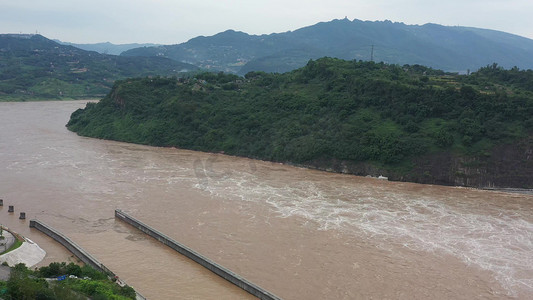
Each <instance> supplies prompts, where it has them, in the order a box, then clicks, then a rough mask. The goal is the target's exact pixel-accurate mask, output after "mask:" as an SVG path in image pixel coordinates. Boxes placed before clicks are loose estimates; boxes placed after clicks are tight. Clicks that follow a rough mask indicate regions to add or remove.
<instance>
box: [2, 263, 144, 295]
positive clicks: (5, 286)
mask: <svg viewBox="0 0 533 300" xmlns="http://www.w3.org/2000/svg"><path fill="white" fill-rule="evenodd" d="M62 275H67V276H66V278H65V279H64V280H61V281H55V280H52V281H50V280H46V279H45V278H56V277H59V276H62ZM70 275H74V276H76V277H78V278H70ZM0 290H3V293H4V294H3V295H1V296H2V297H3V298H4V299H6V300H10V299H13V300H15V299H17V300H18V299H47V300H52V299H61V300H63V299H67V300H68V299H87V297H90V299H110V300H126V299H135V291H134V290H133V289H132V288H131V287H129V286H125V287H120V286H118V285H117V284H115V283H114V282H112V281H111V280H109V279H107V277H106V275H105V274H103V273H100V272H98V271H96V270H94V269H92V268H91V267H88V266H83V267H80V266H78V265H76V264H73V263H70V264H68V265H67V264H66V263H51V264H50V265H49V266H47V267H41V268H39V269H38V270H37V271H31V270H30V269H28V268H26V266H25V265H24V264H18V265H16V266H15V267H14V268H12V270H11V276H10V278H9V280H8V281H7V282H0Z"/></svg>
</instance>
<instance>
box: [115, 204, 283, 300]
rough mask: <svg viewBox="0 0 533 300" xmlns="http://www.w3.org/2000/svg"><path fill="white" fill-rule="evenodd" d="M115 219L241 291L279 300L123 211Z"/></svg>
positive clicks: (116, 212)
mask: <svg viewBox="0 0 533 300" xmlns="http://www.w3.org/2000/svg"><path fill="white" fill-rule="evenodd" d="M115 217H117V218H119V219H121V220H122V221H124V222H126V223H128V224H130V225H132V226H133V227H135V228H137V229H139V230H141V231H142V232H144V233H146V234H148V235H149V236H151V237H153V238H155V239H156V240H158V241H160V242H161V243H163V244H165V245H167V246H169V247H170V248H172V249H174V250H176V251H177V252H179V253H181V254H183V255H185V256H186V257H188V258H190V259H192V260H194V261H195V262H197V263H199V264H200V265H202V266H203V267H205V268H207V269H208V270H210V271H211V272H213V273H215V274H217V275H218V276H220V277H222V278H224V279H226V280H227V281H229V282H231V283H233V284H234V285H236V286H238V287H240V288H241V289H243V290H245V291H247V292H248V293H250V294H252V295H254V296H256V297H258V298H259V299H266V300H275V299H276V300H277V299H280V298H279V297H277V296H275V295H273V294H272V293H270V292H268V291H266V290H264V289H263V288H261V287H259V286H257V285H255V284H253V283H251V282H249V281H248V280H246V279H244V278H243V277H241V276H239V275H237V274H235V273H233V272H232V271H230V270H228V269H226V268H224V267H223V266H221V265H219V264H217V263H215V262H213V261H211V260H210V259H208V258H207V257H205V256H203V255H201V254H199V253H197V252H195V251H194V250H192V249H190V248H188V247H187V246H185V245H182V244H180V243H178V242H177V241H175V240H173V239H171V238H170V237H168V236H166V235H165V234H163V233H161V232H159V231H157V230H155V229H153V228H152V227H150V226H148V225H146V224H144V223H143V222H141V221H139V220H137V219H135V218H133V217H131V216H129V215H128V214H126V213H124V212H123V211H121V210H119V209H117V210H115Z"/></svg>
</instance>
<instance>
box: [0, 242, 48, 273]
mask: <svg viewBox="0 0 533 300" xmlns="http://www.w3.org/2000/svg"><path fill="white" fill-rule="evenodd" d="M45 255H46V251H44V250H43V249H41V247H39V245H37V244H35V243H34V242H32V241H31V240H29V239H26V241H25V242H24V243H23V244H22V246H20V247H18V248H17V249H15V250H13V251H11V252H9V253H6V254H4V255H0V264H1V263H3V262H7V263H8V265H10V266H15V265H16V264H19V263H24V264H26V267H28V268H30V267H33V266H35V265H36V264H38V263H39V262H40V261H41V260H43V259H44V257H45Z"/></svg>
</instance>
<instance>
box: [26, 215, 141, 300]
mask: <svg viewBox="0 0 533 300" xmlns="http://www.w3.org/2000/svg"><path fill="white" fill-rule="evenodd" d="M30 227H32V228H35V229H38V230H39V231H41V232H42V233H44V234H46V235H48V236H49V237H51V238H53V239H54V240H56V241H57V242H58V243H60V244H61V245H63V247H65V248H67V249H68V250H69V251H70V252H72V254H74V255H75V256H76V257H78V258H79V259H80V260H81V261H83V262H84V263H85V264H87V265H90V266H92V267H93V268H95V269H96V270H99V271H101V272H103V273H105V274H107V275H108V276H109V277H111V278H116V277H117V276H116V274H115V273H113V272H112V271H111V270H110V269H108V268H107V267H106V266H104V264H102V263H101V262H100V261H98V260H97V259H96V258H94V257H93V256H92V255H91V254H89V252H87V251H85V250H84V249H83V248H82V247H80V246H79V245H78V244H76V243H74V242H73V241H72V240H71V239H69V238H68V237H67V236H65V235H63V234H62V233H61V232H59V231H57V230H55V229H54V228H52V227H50V226H48V225H46V224H45V223H43V222H41V221H39V220H35V219H34V220H30ZM135 293H136V294H137V300H146V298H145V297H144V296H142V295H141V294H140V293H139V292H137V291H135Z"/></svg>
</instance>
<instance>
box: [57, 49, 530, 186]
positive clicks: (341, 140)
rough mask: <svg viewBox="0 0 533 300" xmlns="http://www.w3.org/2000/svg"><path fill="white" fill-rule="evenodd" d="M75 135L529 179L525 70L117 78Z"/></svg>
mask: <svg viewBox="0 0 533 300" xmlns="http://www.w3.org/2000/svg"><path fill="white" fill-rule="evenodd" d="M67 126H68V128H69V129H70V130H72V131H75V132H77V133H78V134H80V135H84V136H90V137H97V138H104V139H112V140H118V141H126V142H132V143H140V144H147V145H154V146H175V147H179V148H185V149H192V150H200V151H209V152H222V151H223V152H224V153H226V154H230V155H237V156H246V157H251V158H257V159H263V160H269V161H276V162H284V163H292V164H297V165H302V166H309V167H315V168H319V169H325V170H331V171H338V172H345V173H353V174H358V175H368V174H370V175H375V176H377V175H381V174H383V175H385V176H388V177H389V179H392V180H406V181H414V182H423V183H435V184H447V185H466V186H477V187H492V186H496V187H520V188H532V187H533V179H532V178H533V176H532V175H533V174H531V173H532V172H533V165H532V164H533V163H532V161H531V159H529V158H528V156H527V153H528V151H531V149H532V147H533V146H532V145H533V142H532V140H533V138H532V129H533V71H531V70H527V71H525V70H519V69H518V68H513V69H511V70H504V69H503V68H501V67H499V66H498V65H497V64H493V65H490V66H487V67H484V68H481V69H480V70H478V71H477V72H474V73H472V74H470V75H468V76H467V75H457V74H452V73H446V72H443V71H439V70H434V69H431V68H427V67H424V66H420V65H404V66H400V65H390V64H385V63H375V62H363V61H345V60H341V59H334V58H322V59H318V60H311V61H309V63H308V64H307V65H306V66H305V67H303V68H301V69H297V70H294V71H291V72H288V73H283V74H268V73H264V72H250V73H248V74H246V76H245V77H244V78H242V77H239V76H237V75H230V74H224V73H218V74H216V73H201V74H198V75H196V76H195V77H193V78H190V79H179V78H175V77H173V78H162V77H153V78H137V79H127V80H120V81H117V82H116V83H115V85H114V86H113V88H112V90H111V92H110V93H109V94H108V95H107V96H106V97H105V98H103V99H102V100H101V101H100V102H99V103H89V104H88V105H87V107H86V108H85V109H80V110H77V111H76V112H74V113H73V114H72V116H71V119H70V121H69V123H68V124H67Z"/></svg>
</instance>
